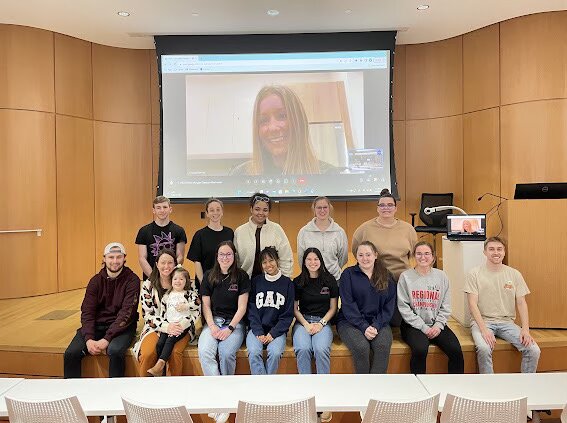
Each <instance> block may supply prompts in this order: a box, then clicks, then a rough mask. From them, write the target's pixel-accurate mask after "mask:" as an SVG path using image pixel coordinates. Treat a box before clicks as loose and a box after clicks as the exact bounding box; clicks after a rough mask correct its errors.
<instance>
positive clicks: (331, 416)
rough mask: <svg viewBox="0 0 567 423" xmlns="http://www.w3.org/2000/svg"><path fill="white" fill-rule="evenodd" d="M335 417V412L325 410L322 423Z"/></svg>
mask: <svg viewBox="0 0 567 423" xmlns="http://www.w3.org/2000/svg"><path fill="white" fill-rule="evenodd" d="M332 418H333V414H332V413H331V412H330V411H325V412H323V413H321V423H327V422H330V421H331V419H332Z"/></svg>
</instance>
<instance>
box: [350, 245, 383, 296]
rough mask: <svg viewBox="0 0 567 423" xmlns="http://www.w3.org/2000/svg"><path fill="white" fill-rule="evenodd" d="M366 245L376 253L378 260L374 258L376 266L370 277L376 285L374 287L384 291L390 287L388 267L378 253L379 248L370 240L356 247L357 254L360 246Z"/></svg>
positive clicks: (372, 283)
mask: <svg viewBox="0 0 567 423" xmlns="http://www.w3.org/2000/svg"><path fill="white" fill-rule="evenodd" d="M364 245H365V246H367V247H369V248H370V249H371V250H372V252H373V253H374V254H376V260H374V267H373V268H372V276H371V277H370V284H371V285H372V286H373V287H374V289H376V291H384V290H385V289H388V277H389V274H388V269H386V266H384V262H383V261H382V257H380V254H379V253H378V249H377V248H376V246H375V245H374V244H373V243H372V242H370V241H362V242H361V243H360V245H359V246H358V248H357V249H356V252H357V254H358V250H359V249H360V247H362V246H364Z"/></svg>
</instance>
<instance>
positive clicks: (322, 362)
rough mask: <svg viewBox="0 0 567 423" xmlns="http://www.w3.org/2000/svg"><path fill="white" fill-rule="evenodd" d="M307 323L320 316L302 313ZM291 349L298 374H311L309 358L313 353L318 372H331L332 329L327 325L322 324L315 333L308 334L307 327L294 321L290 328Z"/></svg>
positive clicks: (313, 321)
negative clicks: (321, 327)
mask: <svg viewBox="0 0 567 423" xmlns="http://www.w3.org/2000/svg"><path fill="white" fill-rule="evenodd" d="M303 318H304V319H305V320H307V322H308V323H316V322H318V321H319V320H321V318H320V317H317V316H310V315H307V314H304V315H303ZM292 334H293V349H294V351H295V357H296V358H297V371H298V372H299V374H300V375H309V374H311V359H312V358H313V355H315V366H316V368H317V373H318V374H326V375H327V374H329V373H331V343H332V342H333V330H332V329H331V327H330V326H329V325H326V326H323V329H321V330H320V331H319V332H317V333H316V334H315V335H310V334H309V333H308V332H307V329H305V328H304V327H303V325H302V324H301V323H299V322H296V323H295V325H294V326H293V329H292Z"/></svg>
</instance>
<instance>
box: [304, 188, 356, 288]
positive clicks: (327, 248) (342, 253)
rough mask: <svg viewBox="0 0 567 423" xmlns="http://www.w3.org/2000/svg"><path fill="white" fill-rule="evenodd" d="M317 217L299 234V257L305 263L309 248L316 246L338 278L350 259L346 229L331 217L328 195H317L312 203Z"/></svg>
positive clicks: (329, 269) (327, 265)
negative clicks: (304, 257)
mask: <svg viewBox="0 0 567 423" xmlns="http://www.w3.org/2000/svg"><path fill="white" fill-rule="evenodd" d="M311 209H312V210H313V214H314V215H315V217H314V218H313V219H312V220H311V221H310V222H309V223H308V224H307V225H305V226H304V227H303V228H301V229H300V230H299V233H298V234H297V258H298V260H299V263H303V256H304V252H305V250H306V249H307V248H311V247H315V248H317V249H318V250H319V251H320V252H321V255H322V256H323V260H324V261H325V267H326V268H327V269H328V271H329V273H331V274H332V275H333V277H334V278H335V279H336V280H338V279H339V278H340V277H341V270H342V268H343V266H344V265H345V264H346V262H347V259H348V239H347V236H346V233H345V230H344V229H343V228H341V227H340V226H339V225H338V224H337V223H336V222H335V221H334V220H333V218H332V217H331V212H332V210H333V206H332V204H331V201H329V199H328V198H327V197H317V198H316V199H315V200H313V203H312V204H311Z"/></svg>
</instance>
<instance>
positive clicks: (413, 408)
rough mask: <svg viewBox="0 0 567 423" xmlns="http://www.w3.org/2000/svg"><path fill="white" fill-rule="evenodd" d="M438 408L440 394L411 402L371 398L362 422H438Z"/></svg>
mask: <svg viewBox="0 0 567 423" xmlns="http://www.w3.org/2000/svg"><path fill="white" fill-rule="evenodd" d="M438 409H439V394H437V395H434V396H432V397H430V398H426V399H423V400H420V401H411V402H387V401H377V400H373V399H371V400H370V401H369V402H368V408H367V409H366V413H365V414H364V418H363V419H362V423H436V422H437V411H438Z"/></svg>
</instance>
